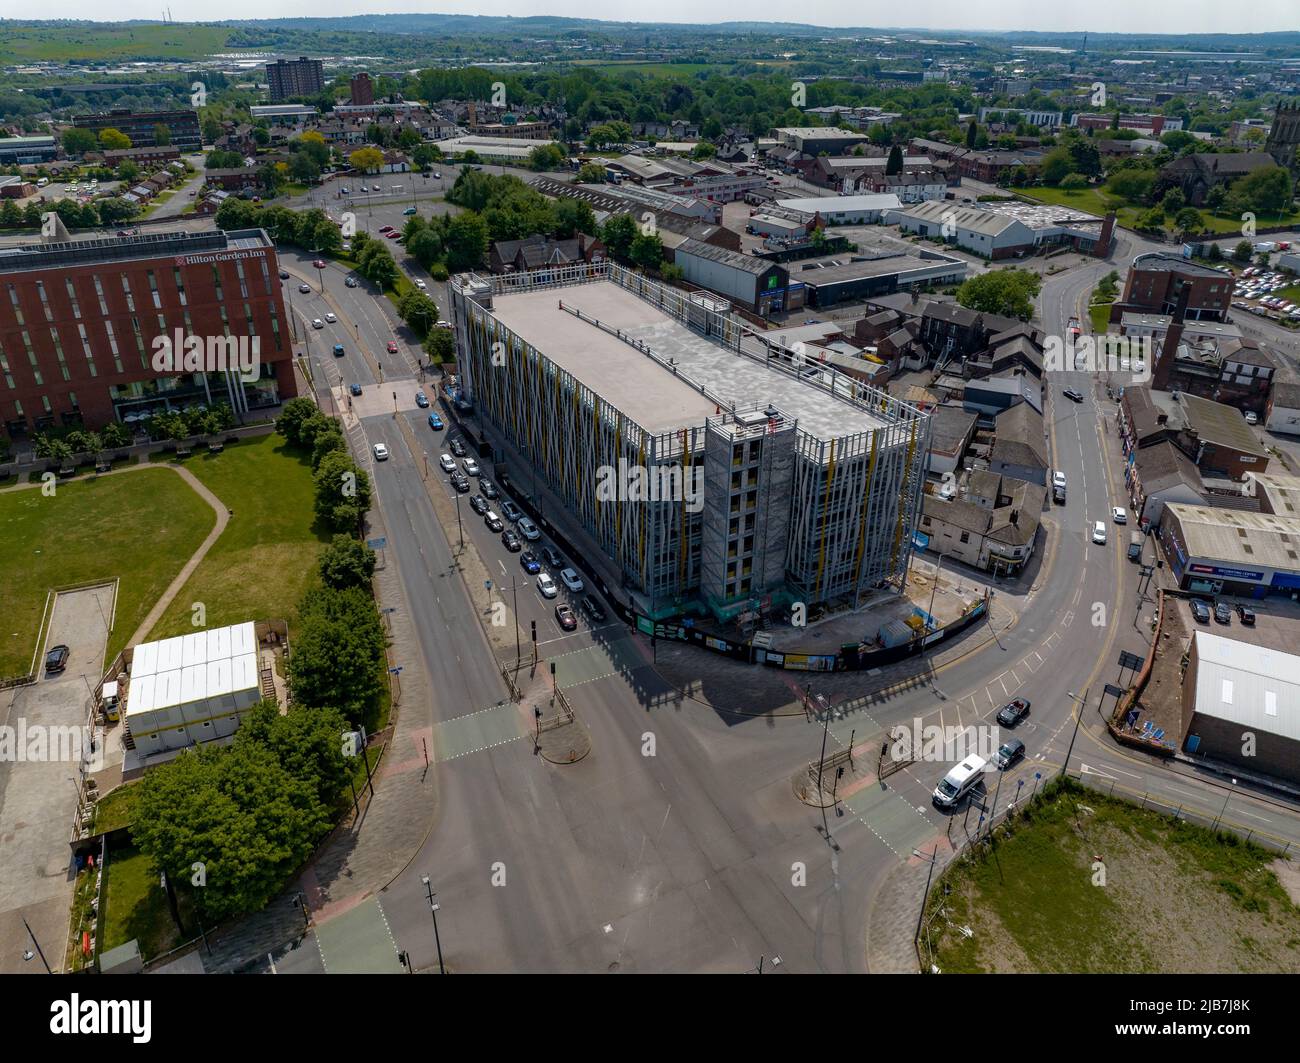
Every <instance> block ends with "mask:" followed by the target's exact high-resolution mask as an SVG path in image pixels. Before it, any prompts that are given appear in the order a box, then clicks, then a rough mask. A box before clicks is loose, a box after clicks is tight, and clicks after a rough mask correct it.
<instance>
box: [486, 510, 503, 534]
mask: <svg viewBox="0 0 1300 1063" xmlns="http://www.w3.org/2000/svg"><path fill="white" fill-rule="evenodd" d="M483 523H484V524H486V525H487V526H488V528H490V529H491V530H492V531H494V532H499V531H501V530H502V529H503V528H504V527H505V525H504V524H503V523H502V522H501V518H500V517H498V516H497V515H496V514H495V513H493V512H492V511H491V510H490V509H489V510H488V511H487V512H486V513H485V514H484V515H483Z"/></svg>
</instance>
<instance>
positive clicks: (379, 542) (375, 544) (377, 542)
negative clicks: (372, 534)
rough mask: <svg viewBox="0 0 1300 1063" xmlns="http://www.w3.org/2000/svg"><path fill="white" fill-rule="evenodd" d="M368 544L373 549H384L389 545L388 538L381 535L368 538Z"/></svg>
mask: <svg viewBox="0 0 1300 1063" xmlns="http://www.w3.org/2000/svg"><path fill="white" fill-rule="evenodd" d="M366 545H367V546H368V547H370V549H372V550H382V549H383V548H384V547H385V546H387V545H388V539H387V538H386V537H385V536H382V535H381V536H380V537H379V538H378V539H367V540H366Z"/></svg>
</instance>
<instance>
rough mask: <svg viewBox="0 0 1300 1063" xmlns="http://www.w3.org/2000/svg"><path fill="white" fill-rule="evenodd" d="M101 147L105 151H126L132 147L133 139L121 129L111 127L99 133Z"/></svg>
mask: <svg viewBox="0 0 1300 1063" xmlns="http://www.w3.org/2000/svg"><path fill="white" fill-rule="evenodd" d="M99 146H100V147H101V148H103V149H104V150H105V151H126V149H127V148H129V147H130V146H131V138H130V137H128V136H127V135H126V134H125V133H123V132H122V131H121V130H120V129H114V128H113V127H112V126H109V127H108V128H106V129H101V130H100V131H99Z"/></svg>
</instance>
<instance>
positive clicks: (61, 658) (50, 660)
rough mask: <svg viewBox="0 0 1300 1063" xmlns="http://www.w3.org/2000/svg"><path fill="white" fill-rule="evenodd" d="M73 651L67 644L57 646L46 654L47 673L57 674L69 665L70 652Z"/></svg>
mask: <svg viewBox="0 0 1300 1063" xmlns="http://www.w3.org/2000/svg"><path fill="white" fill-rule="evenodd" d="M70 652H71V651H70V650H69V649H68V647H67V646H55V647H53V648H52V649H51V650H50V652H49V653H47V654H46V655H45V674H46V675H57V674H58V673H59V672H61V671H63V669H65V668H66V667H67V666H68V654H69V653H70Z"/></svg>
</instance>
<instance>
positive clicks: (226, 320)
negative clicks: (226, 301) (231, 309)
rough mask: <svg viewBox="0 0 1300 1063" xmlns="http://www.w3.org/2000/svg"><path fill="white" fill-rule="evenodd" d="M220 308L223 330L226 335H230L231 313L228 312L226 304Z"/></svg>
mask: <svg viewBox="0 0 1300 1063" xmlns="http://www.w3.org/2000/svg"><path fill="white" fill-rule="evenodd" d="M219 309H220V310H221V331H222V332H223V333H225V335H227V336H229V335H230V315H229V314H227V313H226V308H225V307H224V306H222V307H220V308H219Z"/></svg>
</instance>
